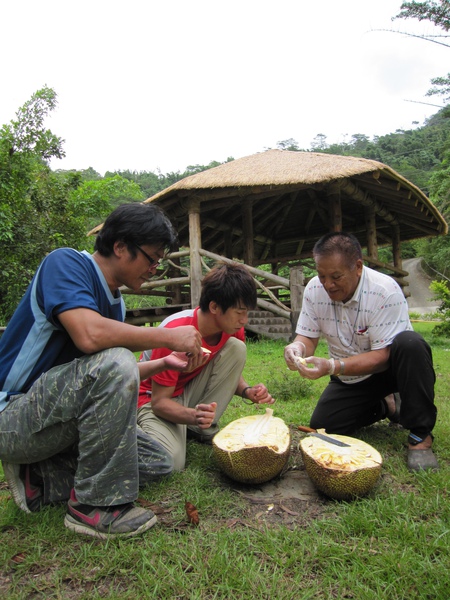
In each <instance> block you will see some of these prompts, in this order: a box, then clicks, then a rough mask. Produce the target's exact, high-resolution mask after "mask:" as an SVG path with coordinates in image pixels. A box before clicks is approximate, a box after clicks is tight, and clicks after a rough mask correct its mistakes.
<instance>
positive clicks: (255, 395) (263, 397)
mask: <svg viewBox="0 0 450 600" xmlns="http://www.w3.org/2000/svg"><path fill="white" fill-rule="evenodd" d="M245 396H246V398H248V399H249V400H251V401H252V402H253V403H254V404H273V403H274V402H275V398H272V396H271V395H270V394H269V392H268V390H267V388H266V386H265V385H264V384H263V383H258V384H257V385H252V387H249V388H247V390H246V391H245Z"/></svg>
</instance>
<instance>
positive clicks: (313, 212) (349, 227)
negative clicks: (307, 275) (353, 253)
mask: <svg viewBox="0 0 450 600" xmlns="http://www.w3.org/2000/svg"><path fill="white" fill-rule="evenodd" d="M337 198H338V199H340V210H341V211H342V230H343V231H348V232H352V233H354V234H355V235H356V236H357V237H358V239H359V240H360V242H361V245H362V246H363V247H365V246H366V244H367V214H368V213H369V212H371V213H372V215H373V214H375V222H376V236H377V240H378V244H379V245H383V244H389V243H391V241H392V236H393V228H395V229H396V231H397V233H398V232H399V234H400V239H401V240H402V241H405V240H411V239H415V238H420V237H427V236H435V235H441V234H445V233H447V224H446V223H445V220H444V218H443V217H442V215H441V214H440V213H439V211H438V210H437V209H436V207H435V206H434V205H433V203H432V202H431V201H430V200H429V199H428V198H427V196H426V195H425V194H424V193H423V192H422V191H421V190H420V189H419V188H417V187H416V186H415V185H413V184H412V183H411V182H409V181H408V180H407V179H405V178H404V177H402V176H401V175H400V174H399V173H397V172H396V171H394V170H393V169H391V168H390V167H388V166H387V165H384V164H383V163H380V162H377V161H373V160H367V159H363V158H354V157H349V156H336V155H330V154H321V153H314V152H289V151H285V150H268V151H266V152H262V153H258V154H254V155H252V156H246V157H244V158H240V159H238V160H234V161H231V162H228V163H225V164H222V165H220V166H218V167H215V168H213V169H209V170H207V171H203V172H201V173H197V174H195V175H191V176H190V177H186V178H185V179H183V180H181V181H178V182H177V183H175V184H173V185H172V186H170V187H168V188H166V189H165V190H163V191H162V192H159V193H158V194H156V195H154V196H153V197H152V198H149V199H148V200H146V202H155V203H157V204H158V205H160V206H161V207H162V208H163V209H165V210H166V212H167V214H168V215H169V217H170V218H171V220H172V222H173V223H174V225H175V227H176V229H177V230H178V232H179V236H180V241H181V244H182V245H186V246H188V245H189V222H188V212H189V206H190V205H192V203H197V205H198V207H199V211H200V216H201V236H202V247H203V248H204V249H206V250H210V251H211V252H215V253H217V254H222V255H227V246H228V254H229V248H230V246H231V247H232V254H233V257H234V258H242V257H243V252H244V243H245V240H244V236H243V231H244V227H243V214H244V212H243V211H244V206H245V207H246V208H245V210H246V211H247V215H248V214H249V213H248V211H249V206H251V209H250V210H251V214H252V227H253V239H254V255H255V263H256V262H260V263H261V262H264V261H265V260H267V259H270V258H272V259H273V258H274V257H278V258H283V259H285V260H288V259H292V258H294V257H305V256H308V255H309V254H310V253H311V250H312V247H313V245H314V243H315V242H316V241H317V239H318V238H319V237H320V236H321V235H323V234H324V233H326V232H328V231H330V229H331V223H332V222H331V219H330V211H331V208H330V202H332V201H333V199H337ZM372 218H373V217H372Z"/></svg>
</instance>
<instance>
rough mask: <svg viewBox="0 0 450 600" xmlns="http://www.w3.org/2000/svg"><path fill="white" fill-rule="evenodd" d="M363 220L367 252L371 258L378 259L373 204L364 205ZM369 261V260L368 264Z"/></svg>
mask: <svg viewBox="0 0 450 600" xmlns="http://www.w3.org/2000/svg"><path fill="white" fill-rule="evenodd" d="M364 222H365V224H366V231H367V236H366V237H367V254H368V255H369V257H370V258H371V259H372V258H374V259H375V260H377V259H378V241H377V223H376V218H375V208H374V207H373V206H365V207H364ZM370 265H371V263H370V262H369V266H370Z"/></svg>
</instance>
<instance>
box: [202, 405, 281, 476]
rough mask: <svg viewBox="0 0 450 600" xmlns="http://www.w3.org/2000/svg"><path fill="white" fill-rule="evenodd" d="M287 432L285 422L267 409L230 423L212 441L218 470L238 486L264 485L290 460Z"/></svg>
mask: <svg viewBox="0 0 450 600" xmlns="http://www.w3.org/2000/svg"><path fill="white" fill-rule="evenodd" d="M290 441H291V437H290V433H289V429H288V427H287V425H286V423H285V422H284V421H283V420H282V419H280V418H278V417H274V416H273V410H272V409H270V408H267V409H266V414H264V415H251V416H248V417H242V418H241V419H236V420H235V421H232V422H231V423H230V424H229V425H227V426H226V427H224V428H223V429H222V430H221V431H219V433H217V434H216V435H215V436H214V438H213V442H212V445H213V452H214V456H215V458H216V461H217V463H218V465H219V467H220V468H221V470H222V471H223V472H224V473H225V474H226V475H228V477H230V478H231V479H234V480H235V481H239V482H241V483H252V484H253V483H255V484H256V483H264V482H266V481H269V480H270V479H273V478H274V477H276V476H277V475H279V474H280V473H281V471H282V470H283V468H284V466H285V465H286V462H287V460H288V458H289V452H290Z"/></svg>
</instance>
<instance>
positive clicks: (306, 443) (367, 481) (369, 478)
mask: <svg viewBox="0 0 450 600" xmlns="http://www.w3.org/2000/svg"><path fill="white" fill-rule="evenodd" d="M331 437H333V438H335V439H337V440H340V441H342V442H345V443H346V444H349V447H340V446H336V445H335V444H332V443H330V442H327V441H325V440H322V439H320V438H317V437H313V436H310V437H306V438H304V439H303V440H301V441H300V444H299V448H300V451H301V453H302V457H303V463H304V465H305V469H306V472H307V473H308V475H309V476H310V478H311V480H312V481H313V483H314V484H315V485H316V487H317V488H318V489H319V490H320V491H321V492H323V493H324V494H326V495H327V496H329V497H330V498H335V499H336V500H351V499H353V498H358V497H361V496H365V495H366V494H368V493H369V491H370V490H371V489H372V488H373V487H374V486H375V484H376V483H377V481H378V479H379V477H380V474H381V465H382V462H383V460H382V458H381V454H380V453H379V452H378V450H375V448H373V447H372V446H370V445H369V444H367V443H366V442H363V441H362V440H358V439H356V438H352V437H348V436H346V435H335V434H333V435H332V436H331Z"/></svg>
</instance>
